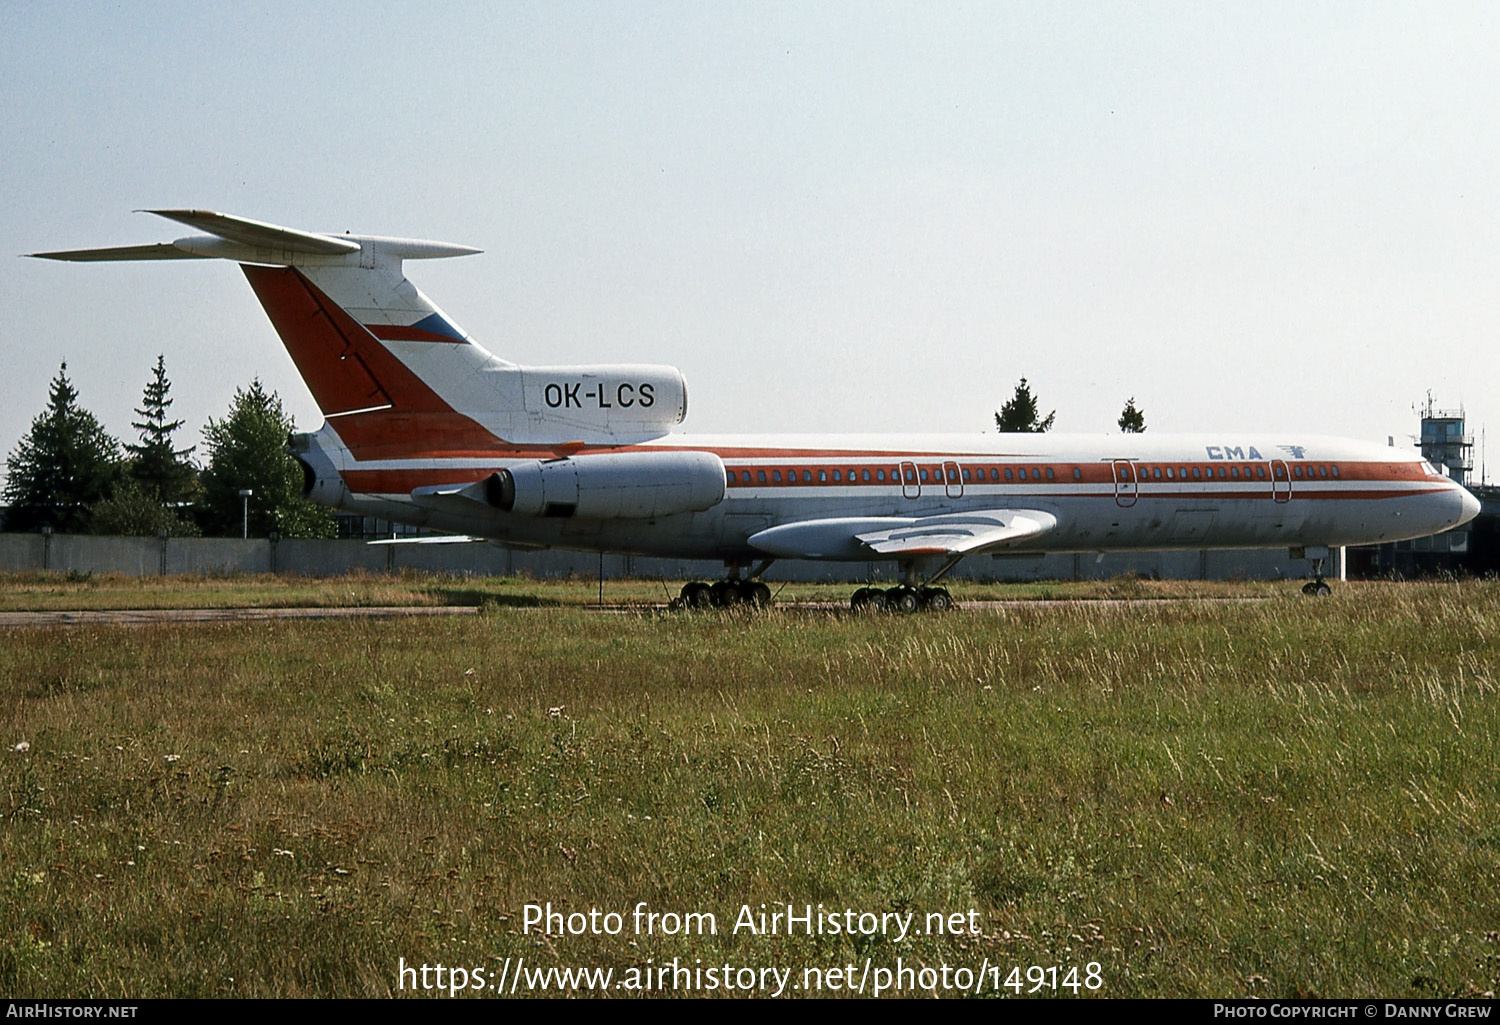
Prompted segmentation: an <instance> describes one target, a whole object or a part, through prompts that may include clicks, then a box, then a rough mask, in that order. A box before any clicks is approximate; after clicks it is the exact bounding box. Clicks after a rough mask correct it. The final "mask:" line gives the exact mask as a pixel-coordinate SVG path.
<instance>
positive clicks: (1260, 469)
mask: <svg viewBox="0 0 1500 1025" xmlns="http://www.w3.org/2000/svg"><path fill="white" fill-rule="evenodd" d="M1255 476H1256V479H1257V480H1265V479H1266V468H1265V467H1264V466H1257V467H1256V468H1255Z"/></svg>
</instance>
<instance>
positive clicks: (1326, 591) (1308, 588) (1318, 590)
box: [1302, 580, 1333, 598]
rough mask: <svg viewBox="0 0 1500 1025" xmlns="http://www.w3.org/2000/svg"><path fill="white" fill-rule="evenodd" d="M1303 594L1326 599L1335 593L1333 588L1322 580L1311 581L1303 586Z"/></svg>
mask: <svg viewBox="0 0 1500 1025" xmlns="http://www.w3.org/2000/svg"><path fill="white" fill-rule="evenodd" d="M1302 593H1303V594H1310V595H1312V596H1313V597H1315V598H1326V597H1328V596H1329V595H1330V594H1332V593H1333V588H1331V587H1329V586H1328V585H1327V584H1326V583H1325V582H1323V581H1322V580H1309V581H1308V582H1307V583H1305V584H1303V585H1302Z"/></svg>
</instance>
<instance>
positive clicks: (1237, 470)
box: [1229, 466, 1240, 480]
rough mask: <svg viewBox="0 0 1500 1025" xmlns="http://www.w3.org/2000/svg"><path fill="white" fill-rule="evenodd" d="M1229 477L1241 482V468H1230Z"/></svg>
mask: <svg viewBox="0 0 1500 1025" xmlns="http://www.w3.org/2000/svg"><path fill="white" fill-rule="evenodd" d="M1229 476H1231V477H1233V478H1234V479H1235V480H1239V478H1240V468H1239V467H1238V466H1231V467H1230V468H1229Z"/></svg>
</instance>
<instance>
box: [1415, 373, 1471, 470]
mask: <svg viewBox="0 0 1500 1025" xmlns="http://www.w3.org/2000/svg"><path fill="white" fill-rule="evenodd" d="M1417 447H1418V448H1420V449H1421V450H1422V458H1423V459H1425V460H1427V461H1428V462H1429V463H1431V464H1432V465H1433V466H1436V467H1437V468H1438V469H1440V470H1442V471H1443V473H1445V474H1447V475H1448V476H1449V477H1451V478H1452V479H1454V480H1456V481H1458V482H1459V483H1460V484H1462V485H1463V486H1464V487H1468V486H1469V477H1470V476H1471V475H1472V474H1473V472H1474V436H1473V435H1472V434H1465V433H1464V411H1463V410H1462V409H1458V410H1452V409H1434V408H1433V405H1432V396H1431V395H1429V396H1428V397H1427V406H1426V407H1425V409H1424V410H1423V412H1422V440H1421V441H1419V442H1418V443H1417Z"/></svg>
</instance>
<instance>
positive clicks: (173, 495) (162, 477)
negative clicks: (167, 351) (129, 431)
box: [125, 356, 198, 506]
mask: <svg viewBox="0 0 1500 1025" xmlns="http://www.w3.org/2000/svg"><path fill="white" fill-rule="evenodd" d="M171 390H172V382H170V381H168V380H167V368H166V357H164V356H157V357H156V369H155V370H154V371H153V372H152V377H151V380H150V381H148V382H146V388H145V391H144V392H143V393H142V394H141V408H140V409H137V410H136V411H135V415H136V416H138V417H140V419H139V420H133V421H131V424H130V426H132V427H134V428H135V429H136V430H137V431H139V432H140V437H141V443H140V444H139V445H126V446H125V451H126V452H129V453H130V457H131V458H130V466H129V473H130V477H131V479H133V480H135V481H136V482H138V483H139V484H140V485H141V487H142V489H143V490H144V491H145V492H146V493H148V494H151V495H154V496H155V497H156V500H157V501H158V502H159V503H161V504H162V505H165V506H176V505H179V504H181V503H183V502H188V501H191V500H192V497H193V492H194V491H195V490H196V487H197V483H198V471H197V470H196V469H194V467H193V464H192V463H191V462H189V461H188V458H187V457H188V456H189V455H191V454H192V453H193V451H194V450H195V449H196V448H197V446H196V445H189V446H188V447H187V448H183V449H179V448H174V447H173V444H172V435H173V434H174V433H176V431H177V428H179V427H181V426H182V421H181V420H170V421H169V420H168V419H167V416H168V415H169V414H168V410H169V409H170V408H171V405H172V399H171V398H170V397H169V393H170V392H171Z"/></svg>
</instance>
